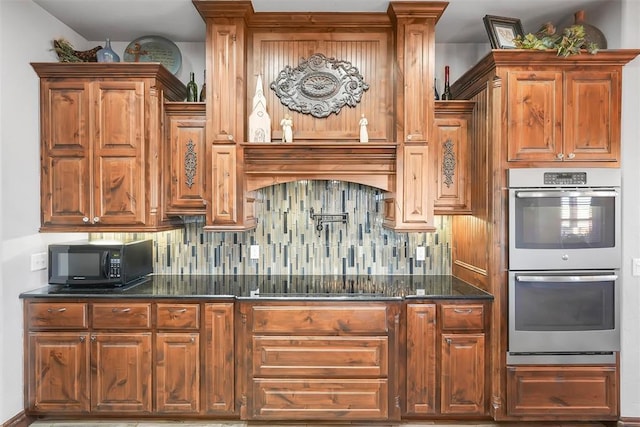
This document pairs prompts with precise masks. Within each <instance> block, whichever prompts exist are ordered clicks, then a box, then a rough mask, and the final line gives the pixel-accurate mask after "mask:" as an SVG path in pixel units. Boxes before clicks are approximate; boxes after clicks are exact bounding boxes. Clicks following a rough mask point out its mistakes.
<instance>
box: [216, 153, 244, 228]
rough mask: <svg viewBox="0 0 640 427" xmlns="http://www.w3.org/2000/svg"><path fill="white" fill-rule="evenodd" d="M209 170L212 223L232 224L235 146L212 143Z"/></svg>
mask: <svg viewBox="0 0 640 427" xmlns="http://www.w3.org/2000/svg"><path fill="white" fill-rule="evenodd" d="M212 150H213V151H212V159H211V164H212V170H211V179H212V185H211V193H212V194H211V206H210V209H211V211H212V212H211V215H209V218H210V219H211V220H212V221H213V225H218V224H227V225H233V224H235V223H236V222H237V210H236V188H237V186H236V182H237V179H236V146H235V145H214V146H213V149H212Z"/></svg>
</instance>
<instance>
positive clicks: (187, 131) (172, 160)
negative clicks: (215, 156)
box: [167, 111, 206, 215]
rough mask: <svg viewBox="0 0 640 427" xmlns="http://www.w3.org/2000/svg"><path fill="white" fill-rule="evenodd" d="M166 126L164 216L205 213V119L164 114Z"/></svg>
mask: <svg viewBox="0 0 640 427" xmlns="http://www.w3.org/2000/svg"><path fill="white" fill-rule="evenodd" d="M203 113H204V111H203ZM167 125H168V130H169V135H168V144H169V145H168V147H169V149H168V150H167V151H168V153H169V170H170V174H169V179H170V182H169V184H168V187H169V201H168V206H167V213H170V214H179V215H199V214H205V174H204V165H205V143H206V141H205V125H206V117H205V116H204V114H202V115H199V116H197V115H173V114H167Z"/></svg>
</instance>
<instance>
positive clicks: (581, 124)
mask: <svg viewBox="0 0 640 427" xmlns="http://www.w3.org/2000/svg"><path fill="white" fill-rule="evenodd" d="M507 89H508V93H509V94H508V99H507V117H508V119H507V120H508V122H507V139H508V141H509V152H508V156H509V158H508V160H509V161H510V162H517V161H532V162H546V161H554V162H558V161H563V162H576V161H578V162H580V161H582V162H584V161H597V162H617V161H619V157H620V103H621V81H620V73H619V72H618V71H614V70H607V69H606V68H605V67H598V69H597V70H584V69H583V70H579V71H572V70H570V69H569V70H562V69H560V70H556V71H554V70H549V71H546V70H540V71H532V70H527V71H519V70H516V71H510V72H509V73H508V80H507Z"/></svg>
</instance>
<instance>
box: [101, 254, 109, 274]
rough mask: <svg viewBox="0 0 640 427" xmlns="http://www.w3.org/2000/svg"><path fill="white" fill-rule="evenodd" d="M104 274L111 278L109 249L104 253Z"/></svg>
mask: <svg viewBox="0 0 640 427" xmlns="http://www.w3.org/2000/svg"><path fill="white" fill-rule="evenodd" d="M102 274H103V276H104V277H105V278H109V251H104V253H103V254H102Z"/></svg>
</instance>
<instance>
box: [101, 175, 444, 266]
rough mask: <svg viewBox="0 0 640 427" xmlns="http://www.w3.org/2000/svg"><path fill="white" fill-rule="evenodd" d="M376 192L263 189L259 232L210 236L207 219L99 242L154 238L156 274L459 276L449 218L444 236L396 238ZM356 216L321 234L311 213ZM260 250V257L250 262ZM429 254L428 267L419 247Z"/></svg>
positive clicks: (315, 185)
mask: <svg viewBox="0 0 640 427" xmlns="http://www.w3.org/2000/svg"><path fill="white" fill-rule="evenodd" d="M383 208H384V202H383V200H382V192H381V191H380V190H378V189H376V188H373V187H368V186H365V185H361V184H355V183H350V182H344V181H297V182H293V183H286V184H279V185H274V186H271V187H267V188H263V189H261V190H259V192H258V197H257V201H256V208H255V212H256V217H257V218H258V226H257V227H256V229H255V230H252V231H246V232H209V231H204V218H203V217H197V216H190V217H185V218H184V220H185V225H184V227H183V228H182V229H178V230H172V231H166V232H159V233H94V234H92V235H91V236H90V238H91V239H152V240H153V241H154V258H155V266H154V272H155V273H156V274H215V275H223V274H227V275H229V274H231V275H303V274H306V275H362V274H368V275H388V274H392V275H406V274H411V275H441V274H450V273H451V248H450V241H451V226H450V217H449V216H436V217H435V227H436V231H435V232H431V233H396V232H394V231H390V230H387V229H385V228H383V227H382V222H383ZM312 209H313V212H314V213H316V214H318V213H322V214H343V213H348V219H347V222H346V224H343V223H341V222H330V223H326V224H323V227H322V230H317V228H316V225H317V224H316V222H315V221H314V220H313V219H312V218H311V213H312ZM251 245H258V247H259V258H258V259H250V256H249V255H250V246H251ZM418 246H425V247H426V259H425V261H417V260H416V256H415V255H416V248H417V247H418Z"/></svg>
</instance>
